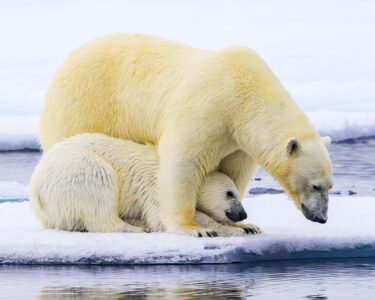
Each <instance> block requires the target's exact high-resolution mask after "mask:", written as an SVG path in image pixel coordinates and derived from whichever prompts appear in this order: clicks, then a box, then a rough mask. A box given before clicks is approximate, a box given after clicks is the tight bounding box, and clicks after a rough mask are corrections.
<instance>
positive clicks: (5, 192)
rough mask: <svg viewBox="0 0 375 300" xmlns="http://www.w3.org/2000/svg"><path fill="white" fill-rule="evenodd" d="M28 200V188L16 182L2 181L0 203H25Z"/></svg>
mask: <svg viewBox="0 0 375 300" xmlns="http://www.w3.org/2000/svg"><path fill="white" fill-rule="evenodd" d="M27 198H28V196H27V186H26V185H23V184H21V183H18V182H14V181H0V203H2V202H5V201H24V200H26V199H27Z"/></svg>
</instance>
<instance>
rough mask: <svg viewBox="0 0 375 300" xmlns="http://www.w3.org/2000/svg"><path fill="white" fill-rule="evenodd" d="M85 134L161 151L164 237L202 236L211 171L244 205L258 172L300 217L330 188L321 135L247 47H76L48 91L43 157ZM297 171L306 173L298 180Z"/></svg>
mask: <svg viewBox="0 0 375 300" xmlns="http://www.w3.org/2000/svg"><path fill="white" fill-rule="evenodd" d="M84 132H93V133H103V134H106V135H110V136H114V137H119V138H122V139H130V140H132V141H134V142H137V143H151V144H155V145H158V151H159V155H160V170H159V174H158V186H159V191H160V194H159V196H158V197H159V199H160V204H161V211H162V221H163V223H164V225H165V226H166V229H167V230H168V231H170V232H178V233H183V234H188V233H190V232H192V231H194V232H197V231H198V232H199V231H201V230H202V228H200V227H199V226H196V224H195V222H194V215H195V207H196V200H197V197H198V194H199V190H200V187H201V184H202V182H203V179H204V178H205V176H206V175H207V174H209V173H211V172H212V171H214V170H219V171H221V172H224V173H225V174H227V175H228V176H229V177H231V178H232V179H233V180H234V182H235V184H236V186H237V188H238V189H239V192H240V195H241V197H242V196H243V195H244V193H245V191H246V188H247V186H248V184H249V181H250V179H251V177H252V175H253V172H254V170H255V168H256V166H257V164H260V165H261V166H262V167H263V168H265V170H266V171H268V172H269V173H270V174H271V175H272V176H273V177H274V178H275V179H276V180H278V181H279V182H280V184H281V185H282V186H283V187H284V189H285V190H286V191H287V192H288V194H289V195H290V197H291V198H292V199H293V200H294V201H295V203H296V206H297V207H298V208H299V209H300V208H301V199H302V198H303V197H305V196H306V195H307V194H306V192H304V190H306V189H307V188H308V187H309V186H311V181H312V180H317V179H318V180H321V181H322V182H323V183H322V184H323V185H324V188H327V189H328V188H329V187H330V186H331V163H330V160H329V157H328V154H327V150H326V149H325V147H322V145H323V142H322V140H321V139H320V137H319V135H318V133H317V132H316V131H315V130H314V128H313V127H312V125H311V124H310V122H309V120H308V119H307V118H306V116H305V115H304V113H303V112H302V111H301V110H300V109H299V108H298V106H297V105H296V104H295V103H294V101H293V100H292V99H291V97H290V95H289V94H288V92H287V91H286V90H285V89H284V87H283V86H282V85H281V84H280V82H279V81H278V80H277V78H276V77H275V76H274V74H273V73H272V72H271V70H270V69H269V68H268V66H267V65H266V64H265V63H264V61H263V60H262V59H261V58H260V57H259V56H258V55H257V54H256V53H255V52H254V51H252V50H251V49H248V48H242V47H233V48H227V49H223V50H220V51H214V52H212V51H205V50H199V49H194V48H191V47H188V46H184V45H180V44H178V43H174V42H171V41H167V40H163V39H159V38H155V37H150V36H146V35H140V34H135V35H128V34H116V35H112V36H109V37H105V38H101V39H97V40H94V41H92V42H90V43H88V44H87V45H84V46H82V47H81V48H79V49H77V50H76V51H74V52H73V53H72V54H71V55H70V57H69V58H68V59H67V61H66V62H65V63H64V64H63V66H62V67H61V68H60V69H59V70H58V72H57V74H56V76H55V78H54V80H53V82H52V84H51V86H50V88H49V91H48V93H47V98H46V103H45V107H44V111H43V113H42V116H41V123H40V137H41V143H42V146H43V149H44V151H48V150H49V149H50V147H51V146H52V145H53V144H55V143H57V142H59V141H61V140H62V139H63V138H65V137H68V136H71V135H75V134H79V133H84ZM292 138H294V139H296V140H297V141H298V142H299V145H300V146H301V147H300V150H301V151H299V155H298V157H299V159H298V160H296V159H295V157H297V156H292V155H289V154H288V151H287V145H288V143H289V141H290V139H292ZM305 150H306V151H305ZM301 166H303V168H304V172H303V173H300V172H295V170H300V169H301ZM320 175H322V176H321V177H319V176H320Z"/></svg>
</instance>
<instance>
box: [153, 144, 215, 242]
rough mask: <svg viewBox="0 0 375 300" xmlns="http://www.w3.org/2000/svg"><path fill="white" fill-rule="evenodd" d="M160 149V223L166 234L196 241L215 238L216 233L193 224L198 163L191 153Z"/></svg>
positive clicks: (196, 195) (198, 170) (200, 178)
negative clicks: (191, 238) (185, 236)
mask: <svg viewBox="0 0 375 300" xmlns="http://www.w3.org/2000/svg"><path fill="white" fill-rule="evenodd" d="M164 150H165V149H164V148H163V147H162V145H160V148H159V153H160V169H159V172H158V191H159V195H158V199H159V202H160V214H161V215H160V219H161V221H162V223H163V224H164V227H165V229H166V231H167V232H171V233H177V234H183V235H190V236H195V237H214V236H217V233H216V232H215V231H214V230H212V229H208V228H204V227H201V226H198V225H197V224H196V223H195V220H194V219H195V210H196V202H197V197H198V191H199V188H200V186H201V183H202V179H203V178H204V176H205V175H206V174H201V173H202V171H201V170H200V168H199V167H198V166H199V163H198V162H199V159H197V158H194V157H192V156H191V153H186V152H182V151H181V152H180V151H172V150H170V151H164Z"/></svg>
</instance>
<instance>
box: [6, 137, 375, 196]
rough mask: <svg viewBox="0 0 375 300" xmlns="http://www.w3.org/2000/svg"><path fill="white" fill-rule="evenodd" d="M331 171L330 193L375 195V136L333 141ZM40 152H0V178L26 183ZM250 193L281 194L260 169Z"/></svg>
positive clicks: (276, 185)
mask: <svg viewBox="0 0 375 300" xmlns="http://www.w3.org/2000/svg"><path fill="white" fill-rule="evenodd" d="M329 152H330V155H331V158H332V162H333V171H334V174H333V175H334V187H333V189H332V191H331V194H335V195H344V196H345V195H360V196H375V159H374V157H375V138H369V139H357V140H354V141H346V142H342V143H336V144H332V145H331V147H330V149H329ZM40 155H41V154H40V153H39V152H27V151H26V152H0V181H16V182H19V183H23V184H27V183H28V181H29V179H30V176H31V173H32V171H33V168H34V167H35V165H36V164H37V162H38V160H39V158H40ZM249 193H250V194H267V193H270V194H272V193H282V190H281V188H280V187H279V185H278V184H277V183H276V182H275V181H274V180H273V179H272V178H271V177H270V176H269V175H268V174H266V173H265V172H264V171H263V170H262V169H259V170H258V171H257V173H256V175H255V177H254V179H253V182H252V183H251V185H250V190H249Z"/></svg>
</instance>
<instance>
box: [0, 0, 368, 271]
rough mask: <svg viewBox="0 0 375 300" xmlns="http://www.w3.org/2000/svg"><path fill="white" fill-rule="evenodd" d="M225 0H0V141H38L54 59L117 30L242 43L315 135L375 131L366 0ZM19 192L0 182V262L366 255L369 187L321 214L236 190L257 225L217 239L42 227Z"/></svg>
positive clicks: (3, 147)
mask: <svg viewBox="0 0 375 300" xmlns="http://www.w3.org/2000/svg"><path fill="white" fill-rule="evenodd" d="M233 3H234V2H233V1H224V0H218V1H198V0H194V1H170V0H159V1H142V0H141V1H116V0H109V1H97V0H94V1H92V0H82V1H78V2H77V1H74V0H67V1H47V0H32V1H1V4H0V5H1V9H0V32H1V36H2V43H1V47H0V151H11V150H26V149H27V150H36V149H39V141H38V137H37V131H38V115H39V114H40V113H41V110H42V105H43V100H44V95H45V93H46V91H47V88H48V84H49V82H50V80H51V79H52V77H53V74H54V72H55V70H56V69H57V68H58V66H59V65H61V63H62V62H63V61H64V59H65V58H66V57H67V55H68V54H69V52H70V51H72V50H73V49H75V48H76V47H78V46H80V45H82V44H84V43H86V42H87V41H89V40H91V39H93V38H96V37H99V36H103V35H106V34H110V33H115V32H142V33H146V34H152V35H156V36H161V37H165V38H169V39H173V40H176V41H179V42H181V43H185V44H188V45H191V46H194V47H199V48H205V49H220V48H223V47H227V46H231V45H243V46H248V47H251V48H253V49H255V50H256V51H257V52H258V53H259V54H260V55H261V56H262V57H263V58H264V59H265V61H266V62H267V63H268V64H269V66H270V67H271V69H272V70H273V71H274V72H275V74H276V75H277V77H278V78H279V79H280V80H281V82H282V83H283V85H284V86H285V87H286V88H287V90H288V91H289V92H290V93H291V95H292V96H293V98H294V99H295V101H296V102H297V103H298V105H299V106H300V107H301V108H302V109H303V110H304V111H305V112H306V113H307V115H308V116H309V118H310V119H311V121H312V123H313V124H314V126H315V127H316V128H317V129H318V131H319V132H320V133H321V134H322V135H331V136H332V138H333V140H334V141H342V140H347V139H352V138H358V137H371V136H375V82H374V81H375V60H374V59H372V58H373V54H374V53H375V43H374V42H373V40H372V39H371V38H370V37H371V36H375V24H374V22H375V21H374V12H375V4H374V3H373V2H371V1H345V2H342V1H340V2H339V1H330V2H327V1H323V0H317V1H311V2H309V3H307V2H305V1H297V0H286V1H277V0H269V1H260V0H255V1H247V0H238V1H236V2H235V4H233ZM270 8H272V9H270ZM369 157H370V158H371V153H370V154H369ZM349 169H350V165H348V170H349ZM348 172H349V171H348ZM26 198H27V186H26V185H25V182H22V184H21V183H20V182H15V181H10V179H2V181H0V263H46V264H48V263H72V264H83V263H95V264H101V263H103V264H116V263H119V264H132V263H145V264H154V263H203V262H207V263H226V262H246V261H256V260H273V259H295V258H322V257H327V258H328V257H351V256H352V257H374V256H375V254H374V253H375V234H374V233H373V229H374V228H375V220H374V217H373V215H374V212H375V199H374V197H362V196H354V197H336V196H331V198H330V207H329V220H328V222H327V224H325V225H320V224H316V223H311V222H309V221H308V220H306V219H305V218H304V217H303V216H302V214H301V213H300V212H299V211H297V210H296V209H295V208H294V207H293V204H292V202H291V201H289V200H286V199H285V196H284V195H283V194H277V195H260V196H250V197H249V198H247V199H245V206H246V209H247V211H248V215H249V218H248V219H249V220H250V221H251V222H253V223H255V224H256V225H259V226H260V227H261V228H262V229H263V232H264V233H263V234H262V235H260V236H245V237H232V238H215V239H195V238H190V237H184V236H177V235H170V234H165V233H158V234H156V233H153V234H120V233H113V234H93V233H71V232H59V231H52V230H44V229H42V228H41V226H40V225H39V224H38V222H37V221H36V219H35V217H34V216H33V214H32V212H31V210H30V209H29V203H28V202H14V201H22V200H25V199H26ZM9 201H13V202H9Z"/></svg>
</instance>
